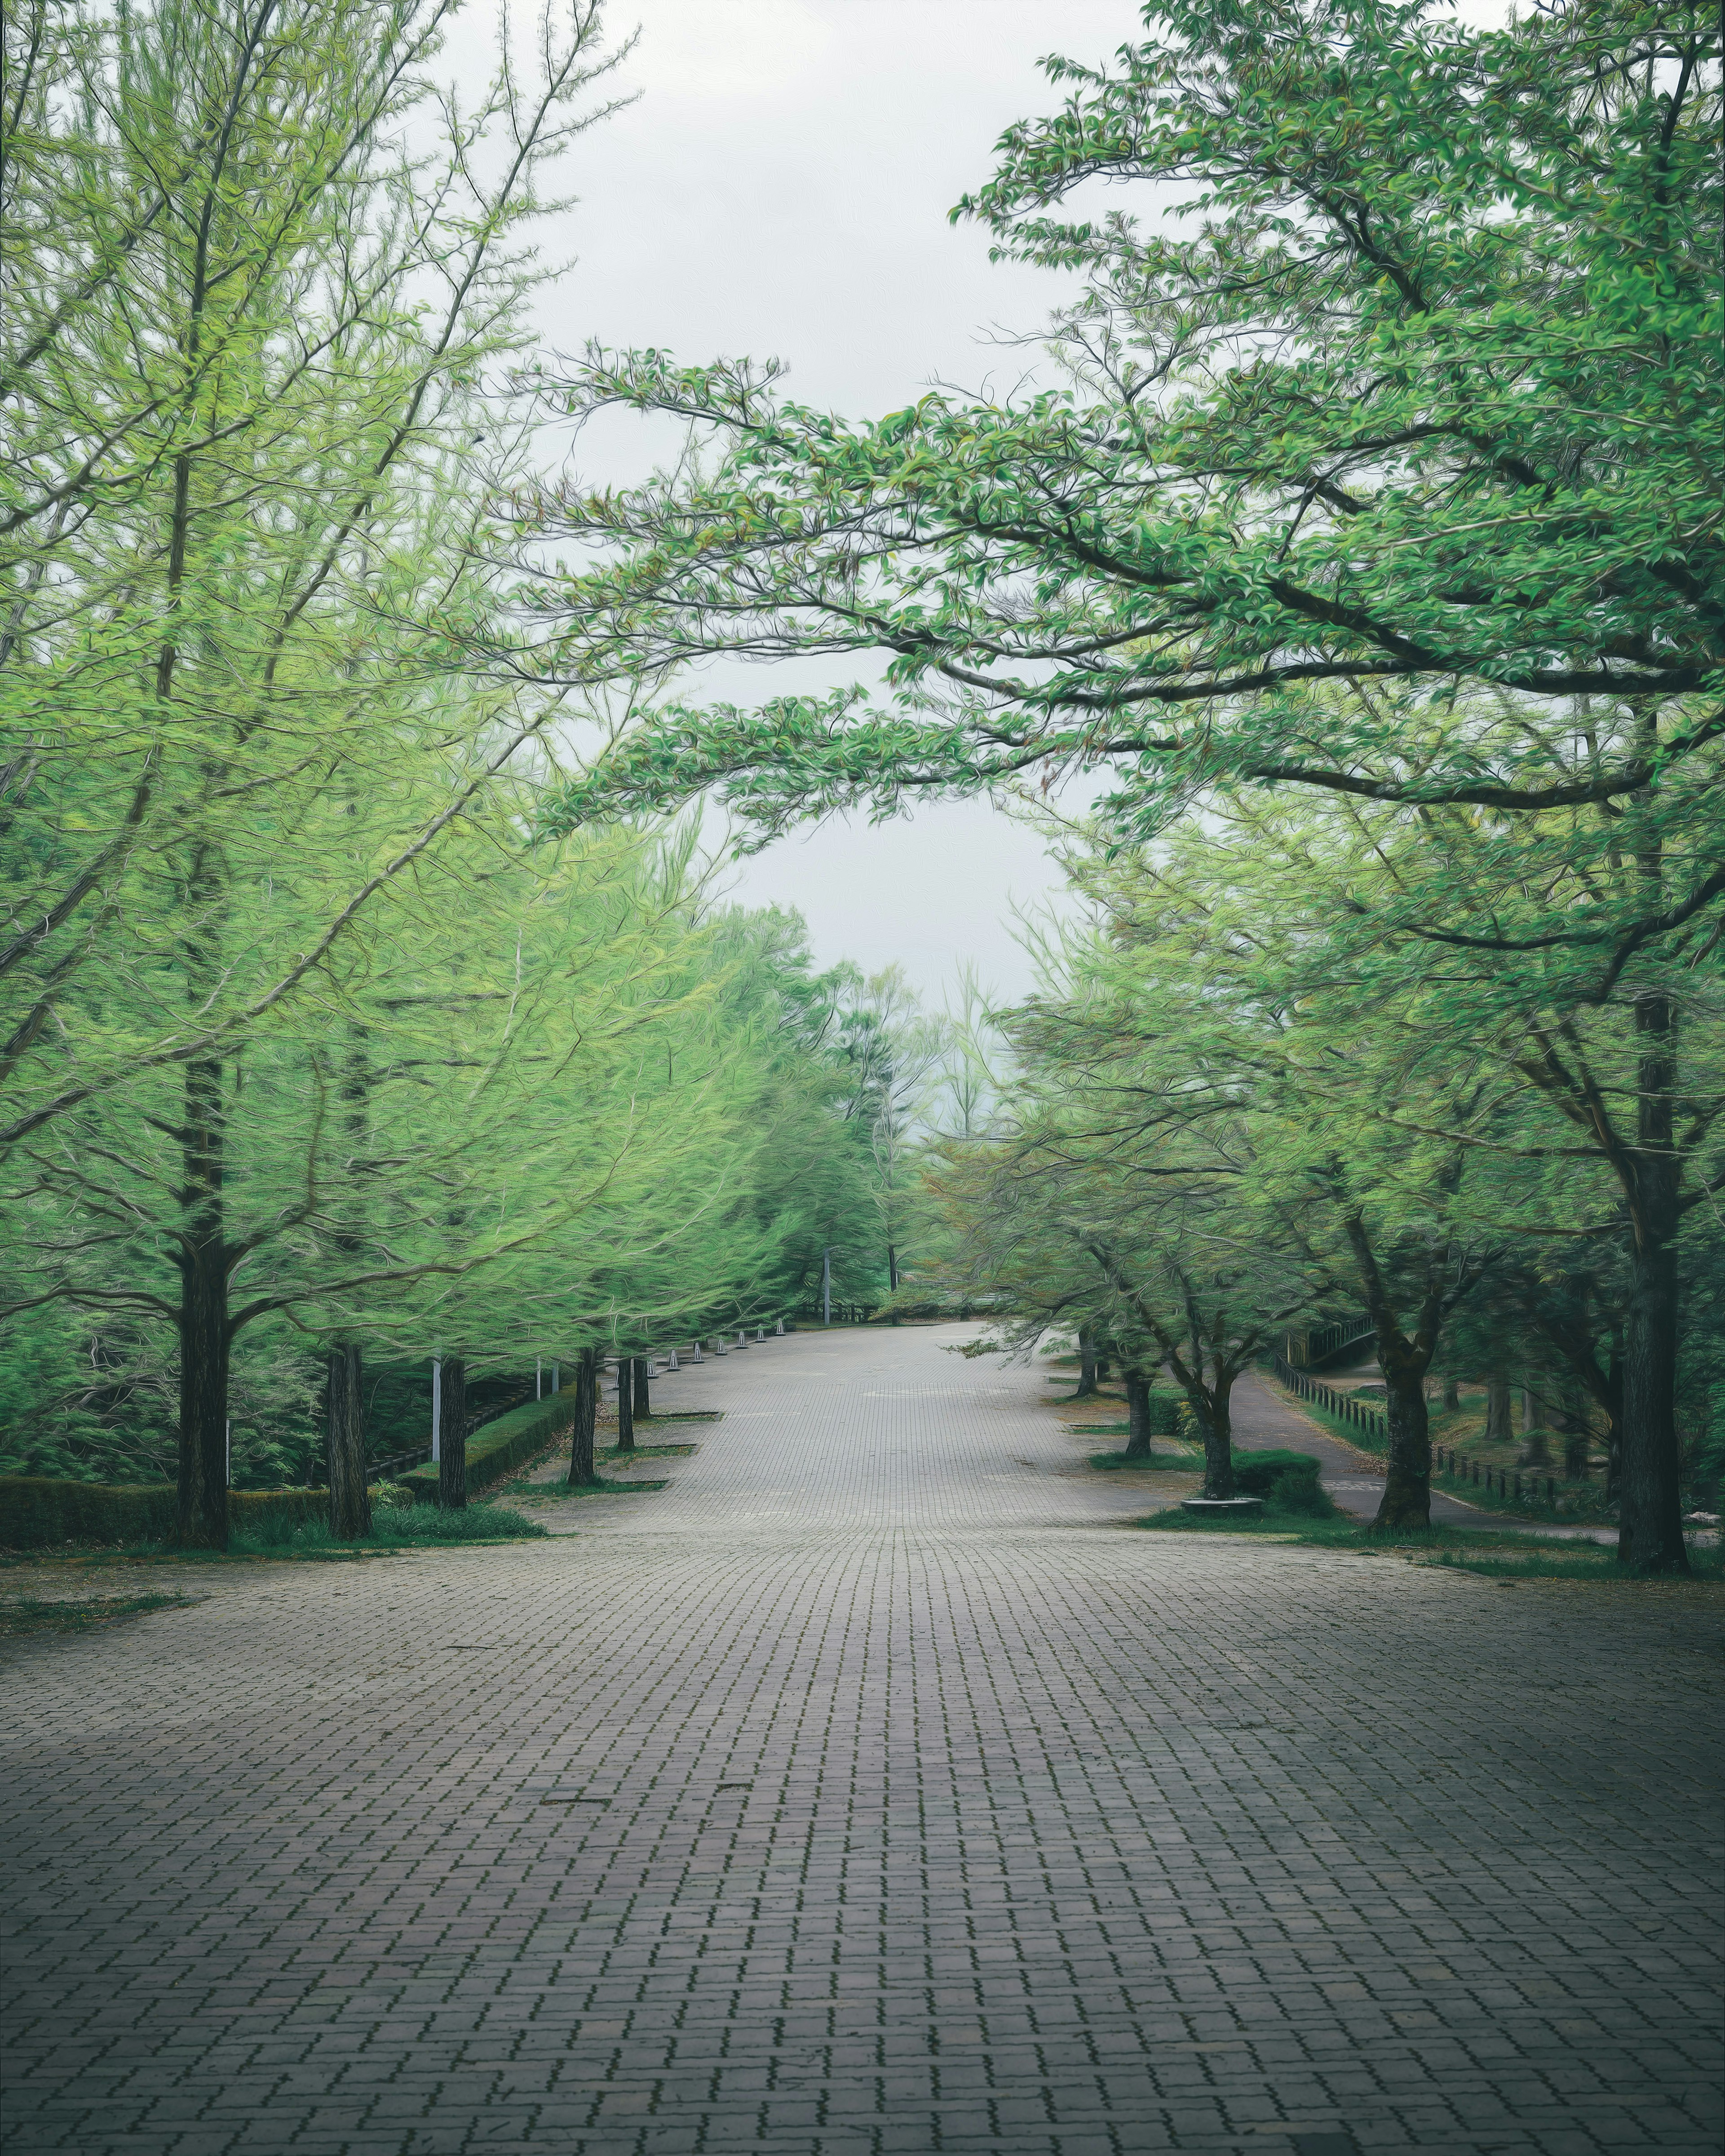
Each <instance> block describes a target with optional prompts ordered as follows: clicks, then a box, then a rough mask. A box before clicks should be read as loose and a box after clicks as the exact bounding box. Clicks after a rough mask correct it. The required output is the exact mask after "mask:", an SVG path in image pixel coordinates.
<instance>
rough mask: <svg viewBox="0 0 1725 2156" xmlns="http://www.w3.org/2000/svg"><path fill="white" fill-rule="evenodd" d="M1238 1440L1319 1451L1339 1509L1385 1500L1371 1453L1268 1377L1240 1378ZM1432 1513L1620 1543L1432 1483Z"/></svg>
mask: <svg viewBox="0 0 1725 2156" xmlns="http://www.w3.org/2000/svg"><path fill="white" fill-rule="evenodd" d="M1232 1409H1233V1421H1234V1441H1235V1444H1236V1445H1239V1446H1240V1450H1242V1451H1247V1450H1255V1449H1256V1448H1257V1447H1259V1446H1264V1447H1266V1448H1267V1447H1269V1446H1272V1445H1286V1447H1287V1448H1288V1449H1289V1450H1291V1451H1294V1452H1310V1453H1314V1454H1316V1455H1317V1458H1318V1460H1319V1461H1320V1462H1321V1463H1322V1465H1321V1466H1320V1468H1319V1471H1318V1473H1319V1479H1320V1480H1321V1481H1322V1484H1323V1486H1324V1487H1325V1489H1326V1490H1327V1491H1329V1493H1330V1495H1331V1496H1332V1498H1334V1500H1335V1501H1336V1503H1337V1506H1338V1507H1340V1509H1341V1510H1342V1511H1343V1512H1346V1513H1348V1514H1349V1515H1350V1516H1351V1517H1353V1518H1354V1519H1357V1520H1369V1519H1373V1518H1375V1517H1377V1512H1378V1506H1379V1505H1380V1504H1381V1503H1382V1502H1383V1501H1384V1481H1385V1479H1386V1478H1385V1475H1384V1468H1383V1466H1381V1464H1380V1463H1379V1462H1378V1460H1376V1459H1375V1458H1374V1457H1373V1455H1372V1454H1370V1453H1369V1452H1362V1451H1360V1450H1357V1449H1356V1448H1355V1447H1354V1446H1353V1445H1348V1444H1347V1443H1345V1442H1344V1441H1343V1440H1342V1439H1341V1438H1338V1437H1335V1436H1332V1435H1331V1433H1330V1432H1329V1431H1328V1430H1326V1429H1325V1428H1324V1427H1323V1425H1322V1423H1318V1422H1314V1421H1313V1420H1312V1419H1311V1417H1310V1416H1308V1415H1304V1414H1301V1412H1300V1410H1299V1409H1298V1408H1297V1407H1296V1406H1294V1405H1292V1404H1291V1403H1290V1402H1289V1401H1287V1400H1286V1399H1283V1397H1282V1396H1281V1394H1280V1393H1279V1392H1278V1391H1277V1390H1276V1388H1275V1387H1274V1386H1273V1385H1271V1384H1270V1383H1267V1382H1266V1380H1265V1379H1264V1378H1259V1377H1256V1376H1254V1375H1252V1374H1250V1373H1248V1374H1247V1375H1246V1376H1245V1377H1243V1378H1238V1379H1236V1380H1235V1387H1234V1396H1233V1401H1232ZM1431 1518H1432V1524H1433V1525H1434V1526H1435V1527H1471V1528H1475V1529H1476V1530H1478V1531H1480V1532H1489V1533H1509V1534H1522V1535H1545V1536H1548V1537H1550V1538H1551V1539H1552V1540H1553V1541H1555V1542H1595V1543H1603V1544H1605V1545H1607V1546H1609V1545H1612V1544H1615V1542H1616V1540H1617V1532H1616V1530H1615V1528H1613V1527H1558V1526H1557V1525H1554V1524H1553V1522H1551V1521H1549V1520H1528V1519H1521V1518H1518V1517H1517V1516H1516V1515H1515V1514H1513V1513H1506V1512H1485V1511H1483V1510H1482V1509H1481V1507H1479V1506H1477V1505H1470V1504H1469V1503H1468V1502H1467V1501H1466V1499H1465V1498H1462V1497H1456V1496H1451V1495H1450V1492H1449V1491H1447V1490H1440V1489H1439V1488H1438V1487H1437V1486H1436V1484H1435V1483H1434V1484H1433V1486H1432V1491H1431Z"/></svg>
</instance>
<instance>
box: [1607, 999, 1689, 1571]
mask: <svg viewBox="0 0 1725 2156" xmlns="http://www.w3.org/2000/svg"><path fill="white" fill-rule="evenodd" d="M1635 1033H1636V1035H1637V1039H1638V1045H1639V1050H1640V1052H1639V1055H1638V1056H1637V1059H1636V1070H1635V1096H1636V1099H1635V1170H1634V1174H1635V1204H1634V1205H1633V1207H1632V1209H1631V1213H1632V1219H1633V1224H1634V1240H1633V1243H1632V1245H1631V1250H1630V1294H1629V1309H1628V1312H1627V1313H1626V1317H1625V1327H1624V1332H1625V1340H1624V1371H1623V1500H1622V1503H1623V1511H1622V1527H1621V1529H1620V1532H1619V1536H1618V1545H1617V1553H1618V1555H1619V1557H1620V1558H1622V1559H1623V1560H1624V1561H1625V1563H1629V1564H1633V1565H1635V1567H1636V1568H1638V1569H1639V1570H1641V1571H1644V1572H1687V1571H1688V1569H1689V1553H1688V1551H1687V1549H1686V1548H1685V1546H1684V1543H1683V1513H1682V1500H1681V1494H1680V1490H1679V1483H1680V1480H1681V1454H1680V1451H1679V1448H1678V1443H1677V1412H1676V1409H1677V1223H1678V1220H1679V1218H1680V1214H1679V1212H1678V1206H1677V1181H1678V1174H1679V1163H1678V1159H1677V1156H1676V1151H1675V1149H1674V1147H1673V1145H1672V1132H1673V1122H1672V1112H1671V1092H1672V1088H1673V1086H1675V1084H1676V1011H1675V1010H1674V1009H1673V1008H1672V1004H1671V998H1670V997H1668V996H1666V995H1661V994H1648V995H1643V996H1639V997H1637V998H1636V1000H1635Z"/></svg>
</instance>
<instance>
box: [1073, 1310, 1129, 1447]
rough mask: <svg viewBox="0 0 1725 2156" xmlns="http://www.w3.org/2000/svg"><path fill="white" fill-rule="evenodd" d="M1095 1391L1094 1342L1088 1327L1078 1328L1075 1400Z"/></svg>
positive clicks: (1086, 1396)
mask: <svg viewBox="0 0 1725 2156" xmlns="http://www.w3.org/2000/svg"><path fill="white" fill-rule="evenodd" d="M1095 1391H1096V1335H1095V1334H1094V1333H1093V1332H1091V1329H1090V1327H1089V1326H1087V1325H1081V1326H1080V1327H1079V1328H1078V1390H1077V1391H1076V1393H1074V1394H1073V1395H1072V1397H1073V1399H1075V1400H1087V1399H1090V1398H1091V1396H1092V1394H1094V1393H1095ZM1128 1449H1130V1448H1128Z"/></svg>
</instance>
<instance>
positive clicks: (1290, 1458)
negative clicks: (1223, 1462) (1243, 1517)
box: [1234, 1451, 1321, 1497]
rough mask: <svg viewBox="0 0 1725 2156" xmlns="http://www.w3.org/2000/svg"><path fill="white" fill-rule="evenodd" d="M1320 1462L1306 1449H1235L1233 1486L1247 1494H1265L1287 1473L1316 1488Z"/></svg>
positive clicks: (1262, 1495)
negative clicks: (1241, 1450) (1288, 1450)
mask: <svg viewBox="0 0 1725 2156" xmlns="http://www.w3.org/2000/svg"><path fill="white" fill-rule="evenodd" d="M1320 1465H1321V1463H1320V1461H1319V1460H1317V1457H1316V1455H1314V1454H1312V1453H1310V1452H1283V1451H1274V1452H1236V1453H1235V1455H1234V1481H1235V1487H1236V1488H1237V1489H1239V1490H1241V1491H1244V1492H1245V1495H1246V1496H1248V1497H1267V1496H1269V1495H1270V1493H1271V1491H1272V1490H1273V1489H1274V1488H1275V1487H1276V1484H1277V1483H1278V1482H1280V1481H1281V1479H1282V1477H1283V1476H1291V1477H1293V1478H1294V1479H1295V1480H1296V1481H1301V1482H1309V1483H1310V1484H1311V1486H1312V1488H1313V1489H1314V1490H1316V1489H1317V1477H1318V1469H1319V1466H1320Z"/></svg>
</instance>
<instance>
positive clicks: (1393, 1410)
mask: <svg viewBox="0 0 1725 2156" xmlns="http://www.w3.org/2000/svg"><path fill="white" fill-rule="evenodd" d="M1380 1359H1381V1358H1380ZM1384 1393H1385V1395H1386V1398H1385V1402H1384V1406H1385V1410H1386V1412H1385V1414H1384V1420H1385V1422H1386V1423H1387V1424H1388V1425H1389V1462H1388V1466H1389V1473H1388V1476H1387V1478H1386V1480H1385V1482H1384V1496H1383V1498H1382V1500H1381V1501H1380V1502H1379V1504H1378V1515H1377V1517H1376V1519H1375V1520H1374V1521H1373V1523H1372V1524H1373V1526H1374V1527H1430V1525H1431V1436H1430V1421H1429V1420H1428V1419H1427V1415H1426V1411H1425V1370H1424V1368H1420V1367H1416V1366H1415V1365H1414V1364H1412V1363H1409V1364H1405V1365H1404V1367H1402V1368H1399V1369H1394V1370H1392V1369H1386V1370H1385V1371H1384Z"/></svg>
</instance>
